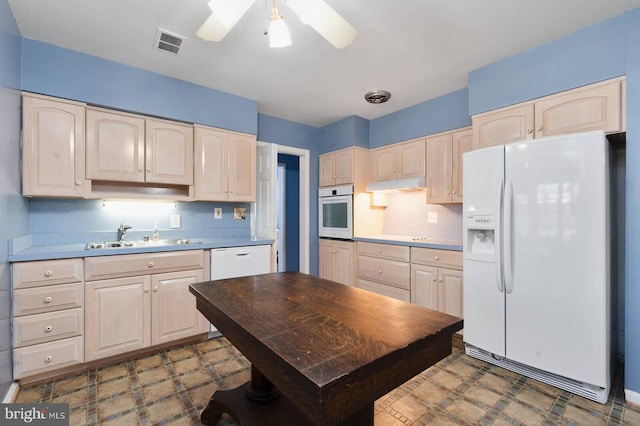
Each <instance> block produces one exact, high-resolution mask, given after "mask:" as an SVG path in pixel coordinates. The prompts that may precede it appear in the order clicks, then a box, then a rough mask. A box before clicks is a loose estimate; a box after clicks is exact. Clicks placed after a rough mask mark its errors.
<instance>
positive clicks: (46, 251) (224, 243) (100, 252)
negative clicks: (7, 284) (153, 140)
mask: <svg viewBox="0 0 640 426" xmlns="http://www.w3.org/2000/svg"><path fill="white" fill-rule="evenodd" d="M192 239H193V240H195V241H198V242H199V244H175V245H161V246H153V245H149V246H146V247H131V248H128V247H127V248H111V249H106V248H105V249H93V250H86V249H85V247H86V246H87V244H86V243H83V244H62V245H41V246H31V247H27V248H24V249H23V250H20V251H18V252H16V253H14V254H10V255H9V258H8V261H9V262H24V261H30V260H48V259H68V258H74V257H94V256H113V255H120V254H137V253H155V252H163V251H179V250H200V249H215V248H226V247H243V246H257V245H265V244H273V240H268V239H258V238H255V237H223V238H192Z"/></svg>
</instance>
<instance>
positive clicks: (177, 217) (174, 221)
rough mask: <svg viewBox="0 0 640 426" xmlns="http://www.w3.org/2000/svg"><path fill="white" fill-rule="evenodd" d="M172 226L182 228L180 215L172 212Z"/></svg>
mask: <svg viewBox="0 0 640 426" xmlns="http://www.w3.org/2000/svg"><path fill="white" fill-rule="evenodd" d="M170 226H171V228H180V215H179V214H172V215H171V225H170Z"/></svg>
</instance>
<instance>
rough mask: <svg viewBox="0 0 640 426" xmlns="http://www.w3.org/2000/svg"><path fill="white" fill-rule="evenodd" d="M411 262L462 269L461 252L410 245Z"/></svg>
mask: <svg viewBox="0 0 640 426" xmlns="http://www.w3.org/2000/svg"><path fill="white" fill-rule="evenodd" d="M411 263H419V264H422V265H430V266H439V267H442V268H451V269H460V270H462V252H461V251H455V250H439V249H429V248H422V247H412V248H411Z"/></svg>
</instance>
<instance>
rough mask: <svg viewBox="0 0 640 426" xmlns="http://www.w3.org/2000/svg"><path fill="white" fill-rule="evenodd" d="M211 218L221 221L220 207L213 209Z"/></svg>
mask: <svg viewBox="0 0 640 426" xmlns="http://www.w3.org/2000/svg"><path fill="white" fill-rule="evenodd" d="M213 218H214V219H222V207H216V208H215V209H213Z"/></svg>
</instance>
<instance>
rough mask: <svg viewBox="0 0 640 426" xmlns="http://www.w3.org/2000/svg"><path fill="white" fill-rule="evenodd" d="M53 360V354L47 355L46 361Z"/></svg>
mask: <svg viewBox="0 0 640 426" xmlns="http://www.w3.org/2000/svg"><path fill="white" fill-rule="evenodd" d="M51 361H53V357H52V356H51V355H47V356H46V357H44V362H51Z"/></svg>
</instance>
